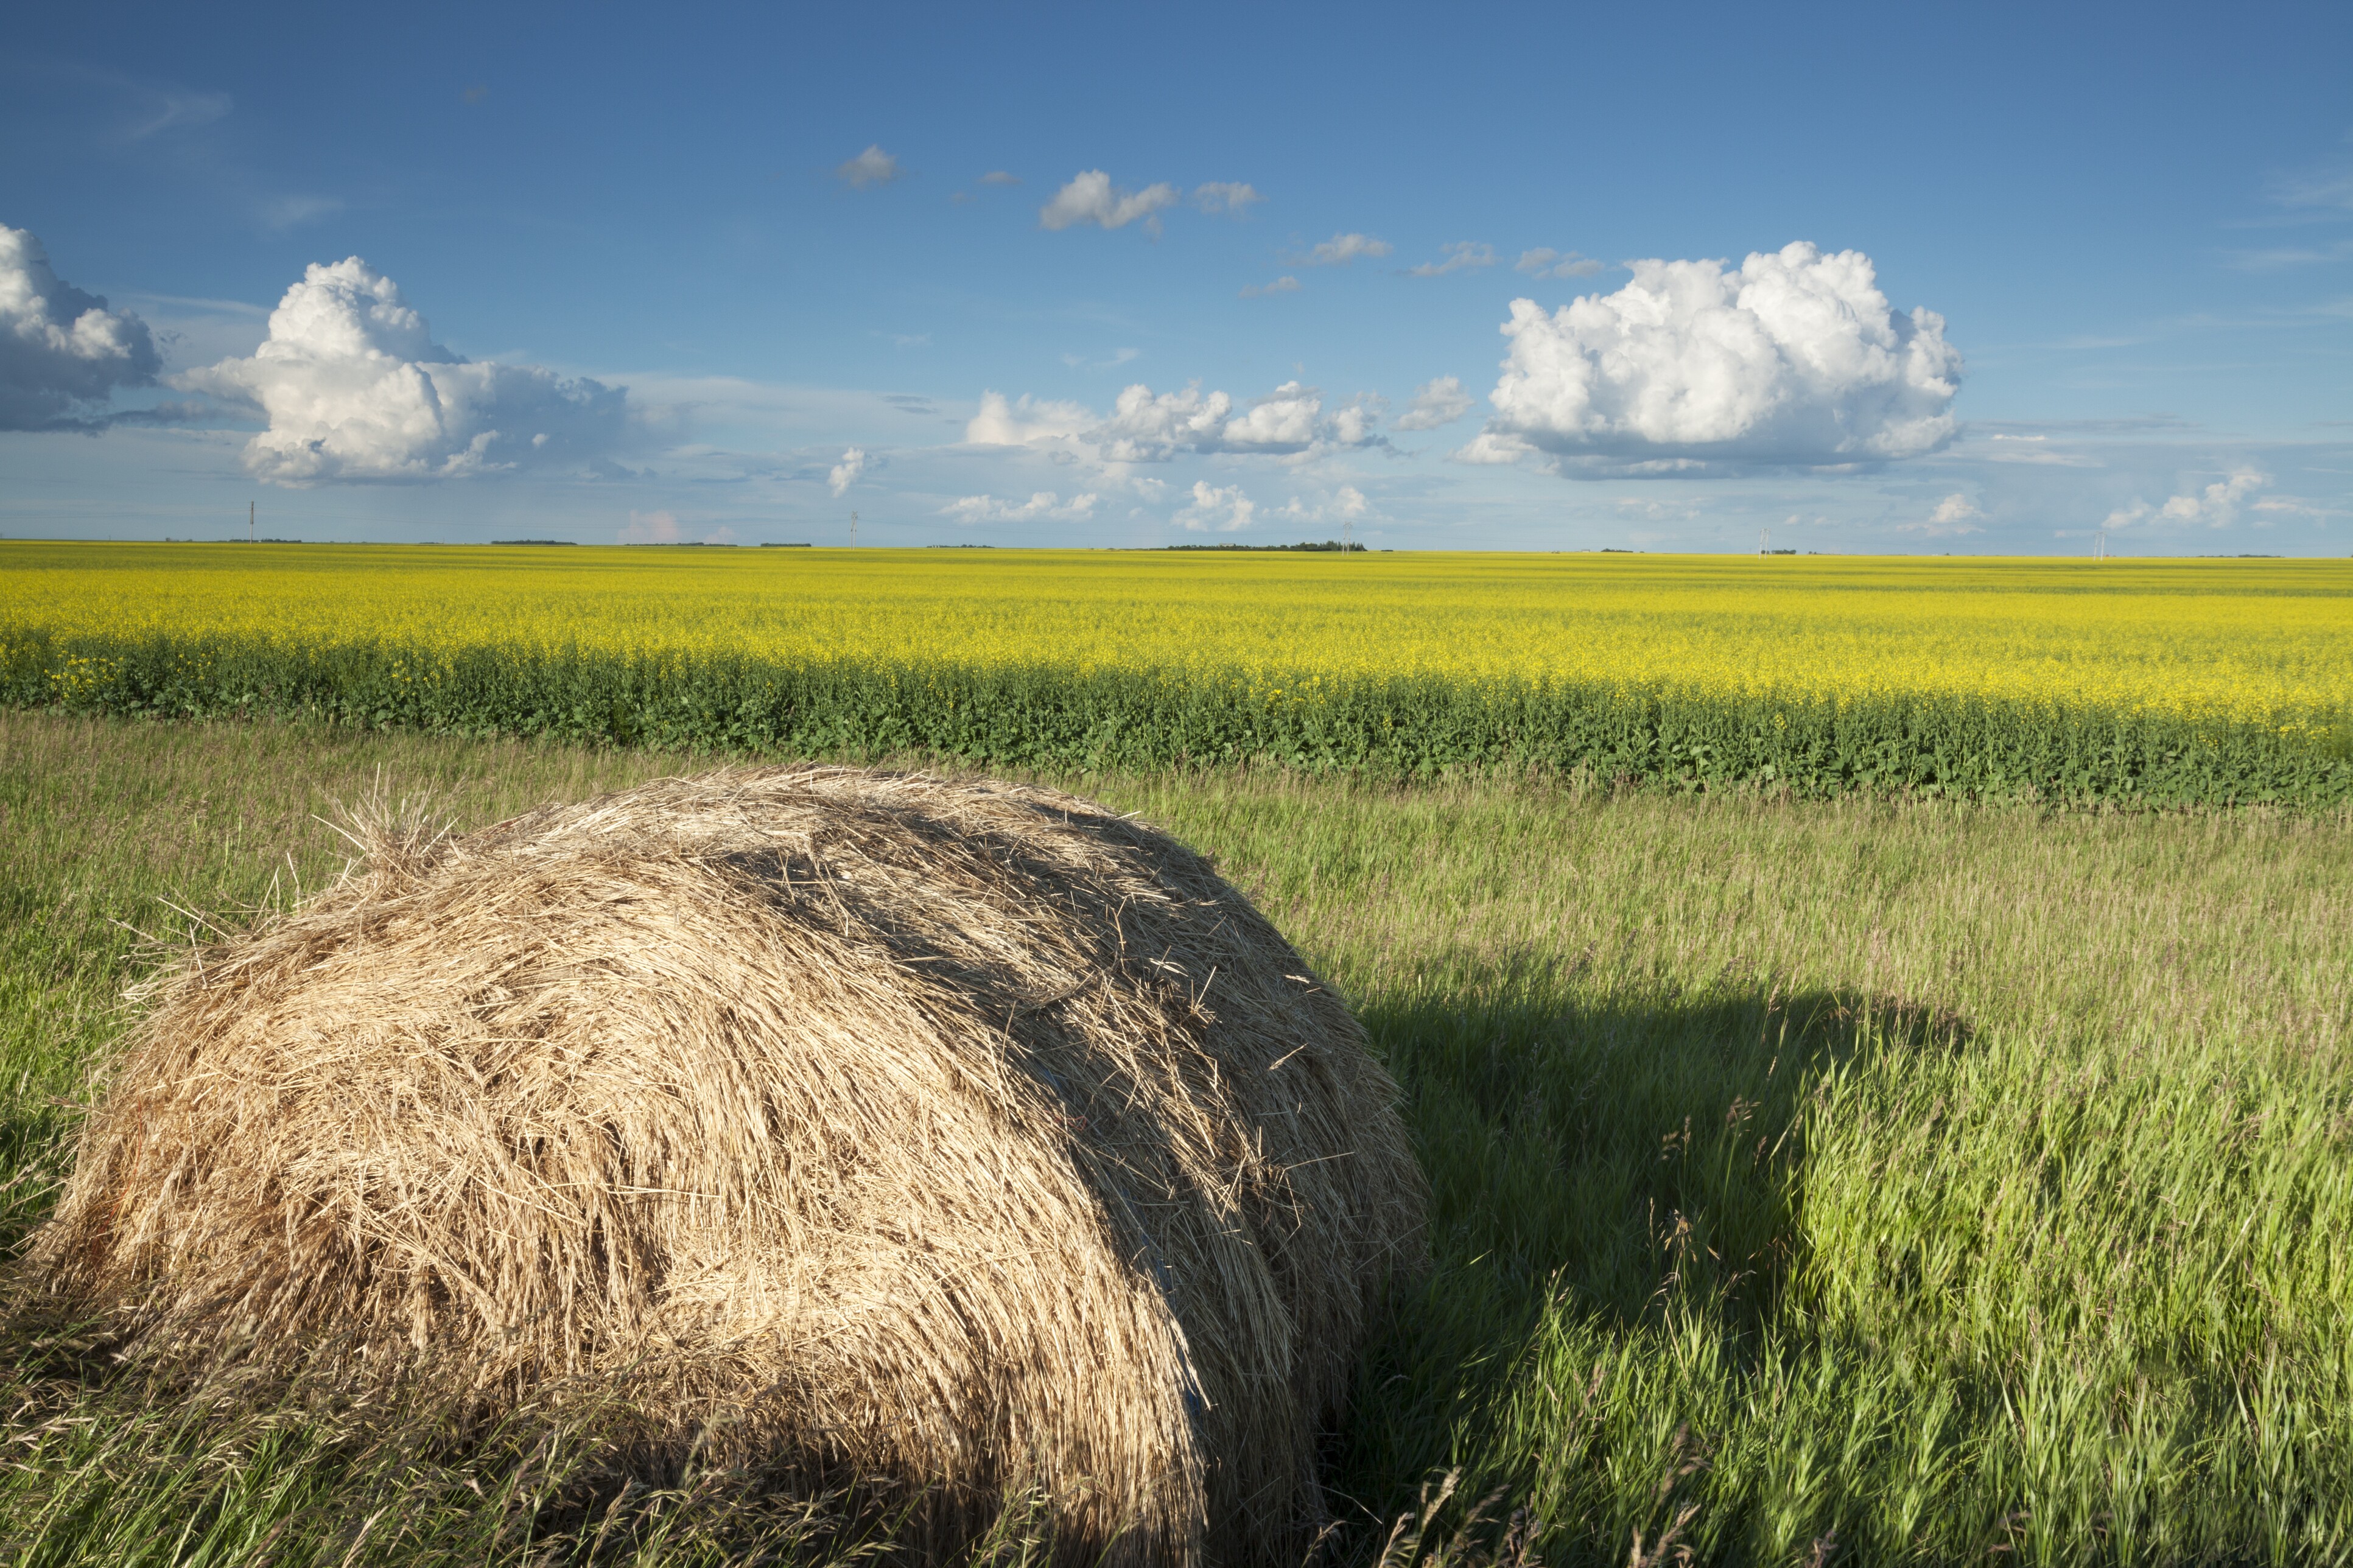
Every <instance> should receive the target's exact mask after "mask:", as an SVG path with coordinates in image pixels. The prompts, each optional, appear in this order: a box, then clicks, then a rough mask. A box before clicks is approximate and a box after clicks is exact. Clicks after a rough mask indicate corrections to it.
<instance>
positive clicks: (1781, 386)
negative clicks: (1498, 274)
mask: <svg viewBox="0 0 2353 1568" xmlns="http://www.w3.org/2000/svg"><path fill="white" fill-rule="evenodd" d="M1629 265H1630V268H1631V269H1632V271H1633V274H1634V279H1633V281H1632V282H1630V283H1629V284H1628V285H1627V286H1626V287H1625V288H1623V289H1620V290H1619V291H1618V292H1616V293H1614V294H1607V295H1603V294H1591V295H1585V296H1582V297H1580V298H1578V299H1577V300H1571V301H1570V302H1569V303H1568V304H1567V305H1564V306H1562V307H1561V308H1560V310H1558V311H1557V312H1556V313H1553V314H1549V315H1548V314H1546V311H1545V310H1544V308H1543V307H1542V306H1540V305H1538V304H1536V302H1535V300H1513V301H1512V316H1511V320H1510V321H1506V322H1505V323H1504V326H1503V328H1502V331H1503V333H1504V336H1505V337H1507V338H1509V339H1510V340H1511V344H1512V346H1511V350H1510V353H1508V355H1507V356H1506V357H1505V359H1504V374H1503V376H1502V378H1501V379H1500V380H1499V381H1498V382H1497V383H1496V384H1495V390H1494V392H1493V394H1491V395H1490V399H1489V400H1490V401H1491V402H1492V403H1493V405H1494V407H1495V413H1494V415H1493V417H1492V418H1491V419H1490V420H1489V421H1488V424H1487V434H1488V435H1490V436H1492V437H1495V438H1496V439H1495V440H1494V441H1493V442H1487V443H1484V444H1483V445H1482V443H1479V442H1474V443H1473V444H1472V446H1473V447H1477V448H1478V449H1479V450H1481V451H1482V452H1483V453H1485V454H1486V455H1485V456H1482V457H1472V456H1471V450H1472V448H1465V450H1464V452H1463V453H1461V454H1458V456H1461V457H1464V458H1466V460H1470V461H1498V460H1509V459H1505V458H1500V457H1498V456H1497V454H1499V453H1500V452H1502V451H1503V450H1504V449H1506V443H1507V442H1518V443H1521V444H1523V445H1524V446H1525V447H1534V448H1536V449H1538V450H1541V451H1542V452H1544V453H1546V454H1548V455H1549V456H1550V458H1552V459H1553V467H1554V468H1556V470H1558V471H1561V472H1584V473H1602V472H1615V473H1621V474H1629V473H1645V474H1658V473H1669V472H1684V473H1690V472H1694V471H1696V470H1697V469H1699V468H1702V467H1703V466H1713V465H1715V464H1720V463H1734V464H1810V465H1831V464H1841V463H1855V462H1868V461H1874V460H1882V459H1888V458H1910V457H1916V456H1918V455H1920V454H1922V453H1925V452H1932V451H1935V450H1936V449H1937V448H1938V447H1942V446H1944V445H1945V444H1946V443H1947V442H1948V441H1950V440H1951V439H1952V437H1953V432H1954V427H1955V426H1954V420H1953V415H1952V412H1951V410H1952V404H1953V398H1954V396H1955V395H1956V394H1957V392H1958V391H1959V388H1960V379H1961V356H1960V353H1959V352H1958V351H1957V350H1956V349H1954V348H1953V347H1952V346H1951V345H1950V344H1948V343H1947V342H1945V335H1944V334H1945V321H1944V318H1943V317H1941V316H1939V315H1937V314H1936V312H1934V311H1932V310H1914V311H1912V312H1911V314H1910V315H1908V316H1906V315H1902V314H1898V313H1897V312H1895V311H1894V310H1892V309H1891V308H1890V307H1889V305H1888V302H1887V297H1886V296H1885V295H1883V294H1882V293H1881V292H1880V291H1879V288H1878V285H1877V280H1876V275H1875V273H1874V271H1873V267H1872V263H1871V258H1869V257H1867V256H1865V255H1863V254H1862V252H1861V251H1855V250H1845V251H1840V252H1837V253H1835V254H1833V255H1827V256H1826V255H1824V254H1822V252H1821V251H1820V250H1819V249H1817V248H1816V247H1813V246H1811V245H1808V244H1804V243H1802V242H1800V243H1799V244H1795V245H1791V246H1788V247H1786V248H1784V249H1782V250H1779V251H1775V252H1770V253H1758V254H1754V255H1751V256H1750V257H1749V258H1747V259H1746V261H1745V262H1743V263H1742V264H1741V266H1740V267H1739V268H1736V269H1728V268H1726V266H1725V263H1723V262H1719V261H1655V260H1653V261H1636V262H1631V263H1630V264H1629Z"/></svg>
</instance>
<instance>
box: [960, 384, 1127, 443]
mask: <svg viewBox="0 0 2353 1568" xmlns="http://www.w3.org/2000/svg"><path fill="white" fill-rule="evenodd" d="M1096 423H1097V420H1096V418H1095V416H1094V411H1093V410H1092V409H1091V408H1088V407H1086V406H1085V405H1082V404H1077V403H1049V402H1046V401H1044V400H1042V399H1038V398H1033V397H1030V396H1029V395H1028V394H1026V393H1025V394H1023V395H1022V397H1021V400H1020V401H1019V402H1018V403H1012V402H1008V401H1007V400H1006V396H1005V395H1004V394H1003V393H1001V392H984V393H982V394H981V395H980V412H979V413H977V414H976V415H974V416H972V419H971V422H970V423H969V424H967V425H965V427H964V438H965V440H966V441H968V442H970V443H971V444H972V445H974V446H976V447H1036V446H1041V445H1045V444H1047V443H1050V442H1053V441H1058V440H1061V439H1063V438H1065V437H1073V436H1076V435H1078V434H1079V433H1080V432H1081V431H1082V430H1086V429H1090V428H1092V426H1094V425H1095V424H1096Z"/></svg>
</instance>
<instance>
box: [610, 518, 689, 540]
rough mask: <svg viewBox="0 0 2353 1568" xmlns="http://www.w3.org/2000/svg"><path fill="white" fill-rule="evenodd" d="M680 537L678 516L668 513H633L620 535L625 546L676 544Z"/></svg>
mask: <svg viewBox="0 0 2353 1568" xmlns="http://www.w3.org/2000/svg"><path fill="white" fill-rule="evenodd" d="M679 537H680V534H679V526H678V517H677V514H676V513H674V512H667V511H631V512H630V513H629V521H628V524H627V525H626V526H624V527H623V528H622V530H621V531H620V535H619V538H620V542H622V543H623V544H676V543H677V542H679Z"/></svg>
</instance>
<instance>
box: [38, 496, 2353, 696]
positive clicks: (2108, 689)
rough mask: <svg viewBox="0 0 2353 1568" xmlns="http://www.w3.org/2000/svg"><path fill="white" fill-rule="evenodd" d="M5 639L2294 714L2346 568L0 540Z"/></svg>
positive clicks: (2352, 651) (1289, 690)
mask: <svg viewBox="0 0 2353 1568" xmlns="http://www.w3.org/2000/svg"><path fill="white" fill-rule="evenodd" d="M31 631H47V632H50V633H53V634H62V635H65V636H69V637H70V636H74V635H77V634H90V635H97V636H109V637H113V636H132V637H138V636H142V635H147V634H153V633H161V634H168V635H172V636H187V635H206V634H234V635H237V636H240V637H252V638H258V639H261V640H264V641H268V642H273V643H280V644H284V645H288V646H310V647H317V646H322V645H335V644H348V643H354V642H387V643H392V644H396V645H399V646H401V647H405V648H414V649H417V650H419V651H421V652H427V653H429V652H430V651H433V650H440V651H443V652H449V651H455V650H459V649H461V648H482V647H488V648H508V649H515V650H519V651H520V650H538V651H543V652H545V651H558V650H563V649H566V648H577V649H580V650H583V651H588V652H596V651H605V652H611V653H617V654H626V655H629V656H633V657H636V658H643V659H648V660H651V661H655V662H657V663H658V664H659V665H662V666H667V667H670V668H677V667H678V664H679V661H681V660H683V659H686V658H691V657H694V656H701V655H712V654H738V655H748V656H754V657H757V658H768V659H775V660H777V661H779V662H782V663H786V664H791V663H799V662H805V661H809V660H829V659H838V658H853V659H860V660H871V661H874V662H876V663H879V664H882V665H885V666H892V667H900V668H923V667H938V666H946V665H981V666H1006V665H1018V666H1030V667H1048V668H1057V669H1063V670H1068V671H1072V672H1076V673H1082V674H1083V673H1088V672H1092V671H1095V670H1105V669H1114V670H1115V669H1134V670H1152V671H1158V672H1163V673H1166V674H1173V675H1179V676H1188V677H1189V676H1195V675H1199V676H1208V677H1213V678H1217V679H1236V680H1239V681H1240V682H1241V683H1242V687H1241V689H1243V690H1245V691H1248V692H1250V693H1251V694H1253V695H1254V696H1255V697H1256V698H1257V700H1265V701H1272V700H1282V701H1287V702H1296V701H1311V700H1318V699H1319V698H1320V696H1321V695H1322V694H1323V693H1324V691H1325V690H1326V689H1328V687H1329V686H1330V684H1331V683H1333V682H1335V681H1345V680H1347V679H1354V678H1361V677H1366V676H1374V677H1380V676H1437V677H1443V678H1446V679H1456V680H1463V681H1469V682H1475V683H1496V682H1504V681H1510V680H1514V679H1550V680H1576V681H1600V682H1606V683H1610V684H1615V685H1620V686H1625V687H1630V688H1640V689H1662V690H1682V691H1693V692H1713V693H1719V694H1738V695H1746V696H1780V697H1785V698H1788V699H1789V700H1831V701H1838V702H1850V701H1855V700H1865V699H1871V698H1878V697H1887V696H1905V695H1963V696H1970V697H1978V698H1984V699H1989V700H2001V701H2014V702H2027V703H2036V702H2061V703H2065V704H2068V705H2071V706H2090V707H2098V708H2107V709H2112V710H2119V711H2126V712H2158V713H2165V714H2172V715H2179V716H2184V717H2194V718H2214V719H2225V720H2230V721H2240V722H2253V723H2263V724H2267V725H2272V726H2275V727H2277V728H2279V729H2281V730H2283V731H2291V732H2293V731H2304V730H2308V729H2311V728H2314V727H2316V726H2318V725H2323V724H2326V723H2327V722H2328V721H2329V719H2330V716H2331V715H2333V714H2335V713H2337V711H2339V710H2342V709H2343V708H2344V707H2345V706H2346V705H2347V700H2348V696H2353V563H2348V562H2344V561H2251V560H2169V561H2129V562H2120V561H2109V562H2105V563H2092V562H2089V561H2082V560H2066V561H2058V560H2051V559H1966V560H1960V559H1949V558H1942V559H1921V558H1902V557H1876V558H1873V557H1820V556H1815V557H1786V556H1784V557H1772V558H1758V557H1752V556H1661V555H1614V554H1613V555H1596V554H1550V555H1538V554H1508V555H1506V554H1470V553H1398V554H1386V553H1376V554H1370V555H1352V556H1340V555H1336V554H1334V555H1309V554H1243V553H1231V554H1210V553H1191V552H1130V551H1116V552H1115V551H1002V552H981V551H953V552H950V551H888V550H856V551H851V550H790V551H785V550H765V551H763V550H750V549H745V550H709V549H706V550H628V549H592V548H579V549H563V550H556V549H545V548H539V549H502V548H496V547H453V548H438V547H427V546H365V545H354V546H329V545H303V546H275V545H227V544H212V545H151V544H70V543H41V542H0V639H13V638H14V637H16V636H19V635H21V634H23V633H26V632H31ZM403 675H404V678H407V677H408V675H409V672H407V671H406V670H404V671H403Z"/></svg>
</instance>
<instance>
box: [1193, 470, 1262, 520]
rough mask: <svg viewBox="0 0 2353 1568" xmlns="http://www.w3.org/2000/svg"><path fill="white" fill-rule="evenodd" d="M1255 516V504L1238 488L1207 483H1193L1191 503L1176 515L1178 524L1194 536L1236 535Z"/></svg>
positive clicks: (1203, 480) (1203, 481) (1197, 480)
mask: <svg viewBox="0 0 2353 1568" xmlns="http://www.w3.org/2000/svg"><path fill="white" fill-rule="evenodd" d="M1257 512H1258V506H1257V503H1255V502H1253V501H1252V500H1250V497H1248V496H1246V495H1244V494H1243V493H1242V488H1241V487H1240V485H1225V486H1218V485H1213V484H1211V483H1209V482H1208V480H1207V479H1196V480H1194V481H1193V502H1192V504H1191V505H1190V506H1187V507H1186V508H1185V509H1184V510H1181V511H1179V512H1178V513H1177V514H1176V521H1177V523H1178V524H1179V525H1180V526H1182V527H1183V528H1185V529H1186V530H1187V531H1190V532H1193V533H1208V532H1209V531H1212V530H1214V531H1217V532H1219V533H1235V532H1239V531H1240V530H1242V529H1245V528H1248V527H1249V526H1250V519H1251V518H1252V517H1253V516H1255V515H1256V514H1257Z"/></svg>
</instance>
